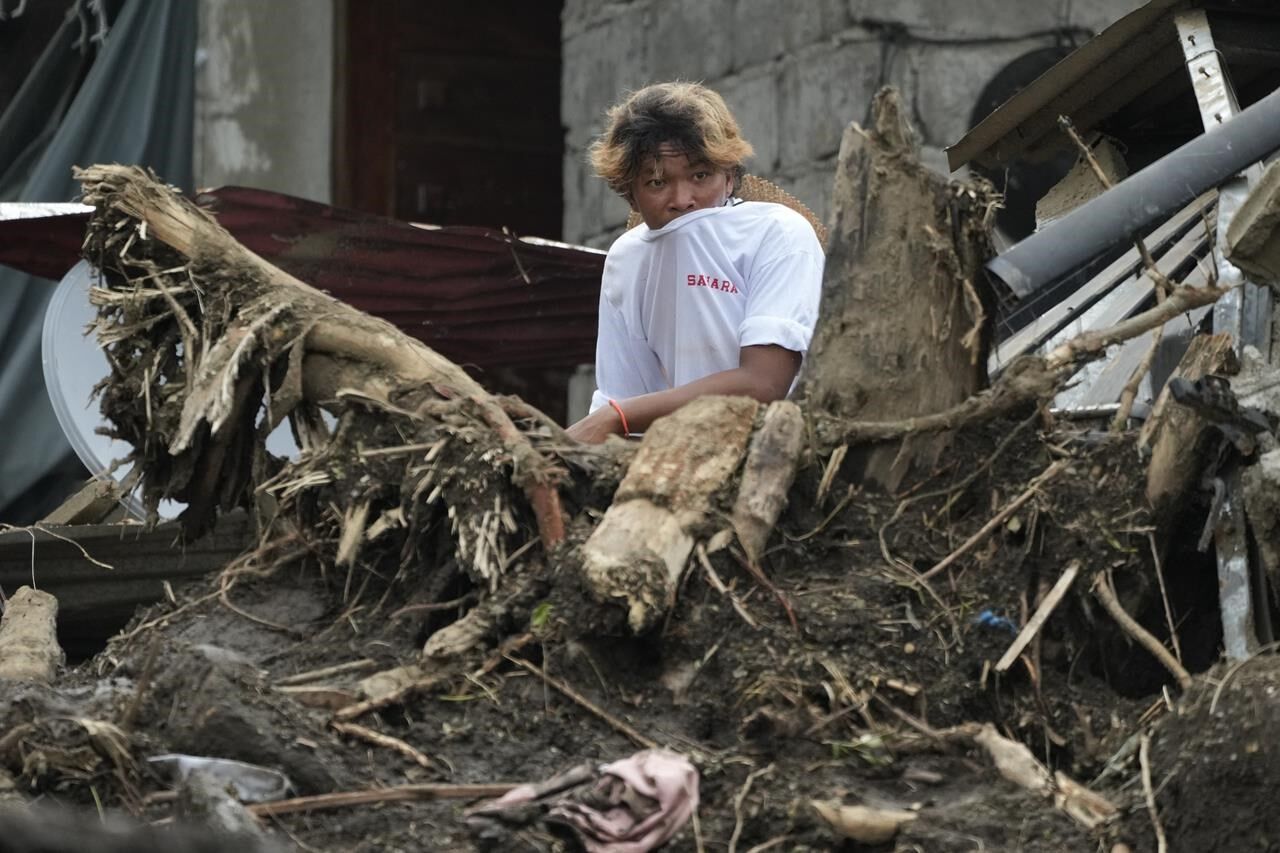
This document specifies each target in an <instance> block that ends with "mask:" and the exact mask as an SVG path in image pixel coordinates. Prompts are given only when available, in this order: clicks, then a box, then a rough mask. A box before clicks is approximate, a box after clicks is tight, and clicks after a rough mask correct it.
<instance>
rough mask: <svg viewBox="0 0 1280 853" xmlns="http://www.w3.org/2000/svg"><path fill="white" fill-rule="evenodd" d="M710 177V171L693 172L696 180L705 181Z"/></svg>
mask: <svg viewBox="0 0 1280 853" xmlns="http://www.w3.org/2000/svg"><path fill="white" fill-rule="evenodd" d="M709 177H711V173H710V172H694V173H693V179H694V180H695V181H705V180H706V179H707V178H709Z"/></svg>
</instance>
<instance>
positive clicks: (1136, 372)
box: [1111, 326, 1164, 433]
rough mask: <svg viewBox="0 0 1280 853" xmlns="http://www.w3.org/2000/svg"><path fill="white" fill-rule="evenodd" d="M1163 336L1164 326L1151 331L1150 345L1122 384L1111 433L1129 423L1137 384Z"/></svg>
mask: <svg viewBox="0 0 1280 853" xmlns="http://www.w3.org/2000/svg"><path fill="white" fill-rule="evenodd" d="M1163 338H1164V326H1157V327H1156V329H1155V331H1154V332H1152V333H1151V346H1150V347H1148V348H1147V354H1146V355H1144V356H1143V357H1142V361H1141V362H1139V363H1138V366H1137V367H1135V368H1134V369H1133V374H1132V375H1131V376H1130V377H1129V381H1128V382H1126V383H1125V384H1124V390H1122V391H1121V392H1120V408H1118V409H1116V414H1115V417H1114V418H1112V419H1111V431H1112V432H1113V433H1121V432H1124V428H1125V425H1126V424H1128V423H1129V415H1131V414H1133V401H1134V400H1136V399H1137V398H1138V386H1140V385H1141V384H1142V379H1143V377H1144V376H1146V375H1147V373H1149V372H1150V371H1151V363H1152V362H1153V361H1155V360H1156V353H1157V352H1158V351H1159V349H1160V341H1161V340H1162V339H1163Z"/></svg>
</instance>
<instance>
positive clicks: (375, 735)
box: [329, 720, 436, 770]
mask: <svg viewBox="0 0 1280 853" xmlns="http://www.w3.org/2000/svg"><path fill="white" fill-rule="evenodd" d="M329 727H330V728H332V729H333V730H334V731H336V732H340V733H342V734H344V735H351V736H352V737H358V738H360V739H361V740H366V741H368V742H369V743H371V744H373V745H374V746H382V747H386V748H387V749H392V750H395V751H396V752H398V753H400V754H401V755H403V756H405V757H406V758H408V759H409V760H410V761H412V762H414V763H415V764H417V765H418V766H420V767H425V768H426V769H428V770H434V769H436V765H435V762H433V761H432V760H431V759H430V758H428V757H427V756H426V755H425V754H424V753H422V752H419V751H418V750H417V749H414V748H413V747H412V746H410V745H409V744H407V743H405V742H404V741H402V740H401V739H400V738H398V737H392V736H391V735H386V734H383V733H382V732H379V731H374V730H373V729H370V728H366V727H365V726H362V725H360V724H359V723H343V722H339V721H338V720H330V721H329Z"/></svg>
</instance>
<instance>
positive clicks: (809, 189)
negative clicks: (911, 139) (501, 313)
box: [561, 0, 1142, 246]
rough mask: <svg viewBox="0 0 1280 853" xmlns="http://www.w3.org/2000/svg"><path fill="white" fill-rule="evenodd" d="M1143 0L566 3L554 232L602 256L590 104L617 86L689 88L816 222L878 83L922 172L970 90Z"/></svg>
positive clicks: (608, 97) (620, 210)
mask: <svg viewBox="0 0 1280 853" xmlns="http://www.w3.org/2000/svg"><path fill="white" fill-rule="evenodd" d="M1141 3H1142V0H1042V2H1038V3H1019V2H1015V0H793V2H779V0H629V2H616V1H615V2H610V0H566V2H565V6H564V12H563V19H562V37H563V72H562V74H563V77H562V85H561V94H562V99H561V118H562V121H563V123H564V126H565V161H564V204H565V215H564V237H565V239H566V240H569V241H572V242H579V243H585V244H588V245H592V246H607V245H608V244H609V243H610V242H612V240H613V238H614V237H615V236H616V235H617V234H618V233H620V231H621V229H622V226H623V223H625V221H626V217H627V212H628V210H627V206H626V204H625V202H623V201H622V200H621V199H619V198H618V197H617V196H615V195H613V194H612V193H610V192H609V190H608V188H607V187H606V186H605V185H604V183H603V182H602V181H601V180H599V179H598V178H596V177H595V176H594V175H593V174H592V172H591V167H590V165H589V164H588V163H587V159H586V149H587V146H588V145H589V144H590V141H591V139H592V138H593V136H594V135H595V134H596V133H598V132H599V131H600V128H601V127H602V125H603V121H604V112H605V110H606V109H607V108H608V107H609V106H610V105H611V104H613V103H614V102H615V101H617V100H618V99H619V98H620V97H621V96H622V95H623V94H624V93H625V92H627V91H630V90H634V89H637V88H640V87H642V86H644V85H646V84H648V83H652V82H658V81H662V80H672V79H677V78H681V79H689V80H701V81H703V82H704V83H706V84H708V85H710V86H712V87H713V88H715V89H716V90H717V91H719V92H720V94H721V95H723V96H724V98H725V100H726V101H727V102H728V104H729V107H730V108H731V109H732V110H733V111H734V114H735V115H736V116H737V118H738V121H739V123H740V124H741V125H742V129H743V133H744V135H745V136H746V138H747V139H748V140H750V141H751V143H752V145H754V146H755V149H756V156H755V158H754V159H753V161H752V162H750V163H748V164H747V166H748V169H749V170H750V171H752V172H754V173H756V174H759V175H762V176H764V177H767V178H769V179H770V180H773V181H775V182H776V183H778V184H779V185H781V186H783V187H784V188H786V189H787V190H789V191H790V192H792V193H793V194H794V195H795V196H797V197H798V198H799V199H800V200H801V201H803V202H805V203H806V204H808V205H809V206H810V207H812V208H813V209H814V210H815V211H816V212H817V213H818V214H819V215H820V216H822V217H823V218H824V219H827V218H829V215H830V209H829V207H830V195H831V186H832V178H833V175H834V170H835V157H836V154H837V151H838V148H839V145H840V137H841V135H842V133H843V131H844V128H845V126H846V125H847V124H848V123H849V122H850V121H857V122H859V123H862V122H864V121H865V119H866V116H867V111H868V107H869V105H870V102H871V98H872V95H874V93H875V92H876V91H877V90H878V89H879V88H880V87H881V86H882V85H885V84H893V85H895V86H897V87H898V88H899V89H901V90H902V92H903V96H904V98H905V99H906V101H907V102H908V103H910V104H911V106H912V112H913V117H914V120H915V124H916V128H917V130H918V131H919V133H920V134H921V137H922V143H923V146H924V149H923V154H924V157H925V160H926V162H928V163H930V164H931V165H934V166H936V167H937V168H938V169H939V170H940V171H944V170H945V162H946V160H945V156H944V155H943V153H942V149H943V148H944V147H945V146H947V145H950V144H952V143H954V142H956V141H957V140H958V139H960V137H961V136H963V135H964V133H965V132H966V131H967V130H968V126H969V117H970V114H971V112H972V110H973V106H974V103H975V102H976V101H977V98H978V95H979V93H980V92H981V90H982V89H983V87H984V86H985V85H986V84H987V83H988V82H989V81H990V80H991V79H992V77H994V76H995V75H996V74H997V73H998V72H999V71H1000V70H1001V69H1003V68H1004V67H1005V66H1006V65H1007V64H1008V63H1010V62H1012V61H1013V60H1014V59H1016V58H1017V57H1019V56H1021V55H1023V54H1024V53H1027V52H1029V51H1032V50H1035V49H1037V48H1043V47H1048V46H1052V45H1054V44H1056V43H1058V42H1059V41H1060V40H1061V39H1062V38H1064V37H1068V36H1073V37H1074V38H1075V40H1076V42H1077V43H1079V42H1082V41H1084V40H1085V39H1086V38H1087V37H1088V34H1089V33H1096V32H1098V31H1099V30H1101V29H1103V28H1104V27H1105V26H1107V25H1108V24H1110V23H1111V22H1113V21H1114V20H1116V19H1117V18H1119V17H1121V16H1122V15H1124V14H1126V13H1127V12H1130V11H1132V10H1133V9H1135V8H1137V7H1138V6H1139V5H1141Z"/></svg>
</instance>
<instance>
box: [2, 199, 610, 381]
mask: <svg viewBox="0 0 1280 853" xmlns="http://www.w3.org/2000/svg"><path fill="white" fill-rule="evenodd" d="M198 201H199V202H200V203H201V204H202V205H203V206H206V207H208V208H209V209H211V210H212V211H214V212H215V213H216V214H217V216H218V220H219V222H220V223H221V224H222V225H223V226H224V227H225V228H226V229H227V230H228V231H230V232H231V233H232V234H233V235H235V237H236V239H238V240H239V241H240V242H241V243H243V244H244V245H245V246H247V247H248V248H249V249H251V250H252V251H254V252H257V253H258V254H259V255H261V256H262V257H264V258H266V259H267V260H269V261H271V262H272V263H273V264H275V265H277V266H279V267H280V268H281V269H284V270H286V271H287V272H289V273H290V274H291V275H294V276H296V277H297V278H299V279H301V280H302V281H305V282H307V283H308V284H310V285H312V286H314V287H317V288H320V289H322V290H326V291H328V292H329V293H331V294H333V295H334V296H336V297H338V298H339V299H342V300H343V301H345V302H348V303H350V304H351V305H353V306H355V307H356V308H359V309H360V310H362V311H366V312H368V313H370V314H374V315H376V316H379V317H382V318H384V319H386V320H388V321H390V322H391V323H394V324H395V325H396V326H398V327H399V328H400V329H401V330H403V331H405V332H406V333H408V334H410V335H412V336H413V337H415V338H418V339H419V340H421V341H423V342H425V343H426V344H428V345H429V346H431V347H432V348H433V349H435V350H437V351H438V352H440V353H441V354H442V355H444V356H445V357H447V358H449V359H450V360H452V361H454V362H457V363H459V364H463V365H469V366H474V367H479V368H481V369H492V368H500V367H515V366H519V367H571V366H574V365H577V364H589V363H591V362H593V361H594V360H595V337H596V315H597V310H598V300H599V293H600V275H601V272H602V271H603V269H604V253H603V252H600V251H597V250H594V249H587V248H583V247H576V246H569V245H566V244H564V243H556V242H553V241H548V240H535V239H530V240H528V241H526V240H522V239H520V238H518V237H516V236H514V235H511V234H506V233H502V232H500V231H494V230H491V229H486V228H467V227H453V226H451V227H445V228H433V227H416V226H414V225H412V224H409V223H405V222H399V221H396V220H392V219H386V218H383V217H376V216H369V215H366V214H362V213H356V212H354V211H349V210H342V209H339V208H334V207H330V206H328V205H324V204H319V203H317V202H311V201H306V200H303V199H298V198H293V197H291V196H286V195H281V194H279V193H273V192H268V191H266V190H256V189H245V188H239V187H226V188H223V189H219V190H214V191H210V192H207V193H203V194H201V195H200V196H199V198H198ZM86 221H87V214H83V215H70V216H58V217H51V218H49V217H46V218H37V219H19V220H15V221H5V222H0V263H3V264H7V265H9V266H13V267H17V268H18V269H21V270H23V271H25V272H28V273H31V274H33V275H39V276H43V277H45V278H53V279H58V278H61V277H62V276H63V275H64V274H65V273H66V271H67V270H68V269H70V267H71V266H72V264H74V263H75V262H76V261H77V260H78V259H79V254H80V244H81V242H82V241H83V239H84V231H85V224H86Z"/></svg>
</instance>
